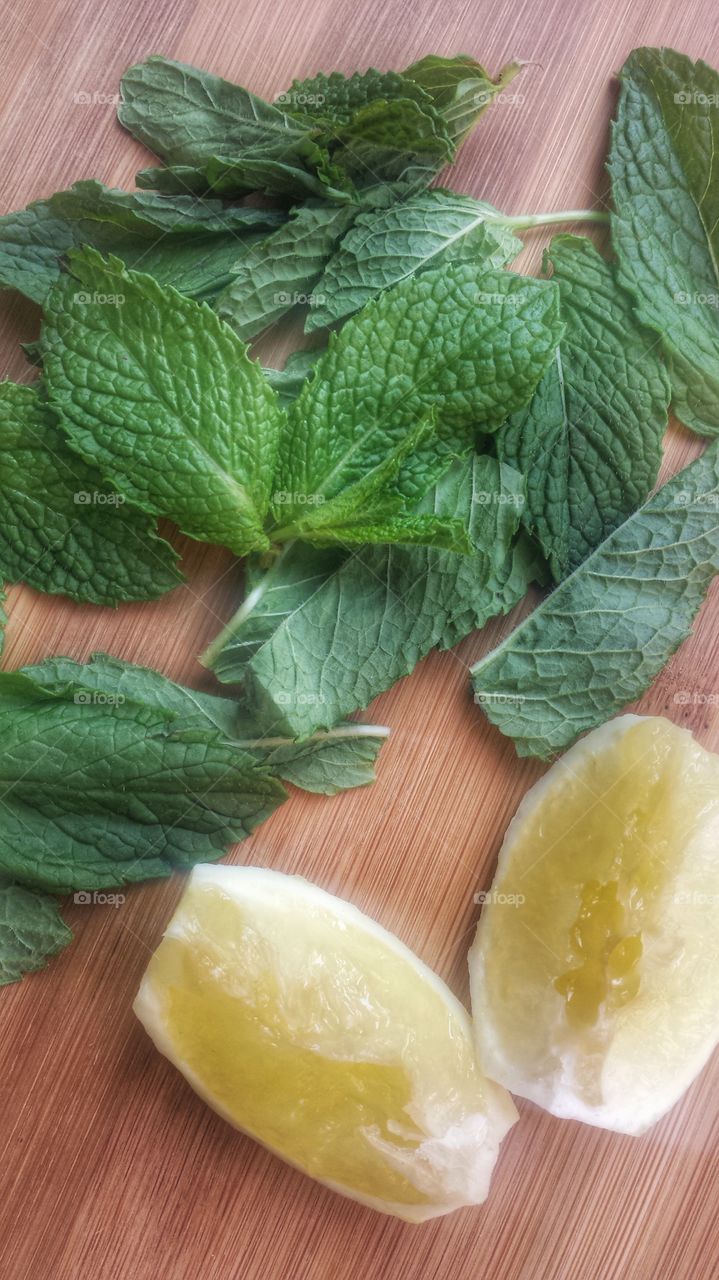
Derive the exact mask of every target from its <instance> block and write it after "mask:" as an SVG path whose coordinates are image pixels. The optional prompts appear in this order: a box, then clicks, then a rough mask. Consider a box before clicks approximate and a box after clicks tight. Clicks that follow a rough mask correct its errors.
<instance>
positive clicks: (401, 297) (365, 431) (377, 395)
mask: <svg viewBox="0 0 719 1280" xmlns="http://www.w3.org/2000/svg"><path fill="white" fill-rule="evenodd" d="M557 304H558V295H557V292H556V286H555V285H553V284H552V283H551V282H546V281H538V280H532V279H529V278H525V277H522V276H517V275H511V274H510V273H508V272H486V271H484V269H483V268H482V267H481V266H479V267H475V266H474V265H472V264H470V263H449V264H448V265H447V266H446V267H442V268H435V269H434V270H431V271H425V272H423V273H422V274H421V275H419V276H416V277H413V278H410V279H408V280H405V281H403V282H402V283H401V284H398V285H396V286H395V287H394V288H393V289H389V290H387V291H386V292H385V293H383V294H380V296H379V297H378V298H376V299H373V300H372V301H371V302H369V303H368V304H367V306H366V307H365V308H364V309H363V310H362V311H361V312H360V313H359V315H357V316H355V317H353V318H352V319H350V320H348V321H347V323H346V324H345V325H344V327H343V328H342V330H341V331H340V332H339V333H337V334H333V335H332V336H331V338H330V342H329V347H328V349H327V352H326V354H325V355H324V356H322V358H321V359H320V360H318V361H317V364H316V366H315V373H314V376H313V377H312V378H311V379H310V380H309V381H308V382H307V383H306V384H305V386H304V387H303V389H302V391H301V392H300V395H299V396H298V398H297V400H296V401H295V402H294V404H293V405H291V406H290V409H289V411H288V417H287V430H286V434H285V438H284V441H283V444H282V446H281V448H280V453H279V459H278V472H277V489H278V490H279V491H280V492H282V493H283V494H284V495H285V504H284V506H283V508H282V509H281V510H279V509H278V507H277V504H275V517H276V518H277V519H278V520H282V522H283V523H284V524H289V523H291V522H292V521H293V520H295V519H299V518H300V517H301V516H302V515H303V514H304V509H303V507H304V504H305V503H306V496H305V495H308V494H312V495H320V496H322V497H323V498H324V499H325V500H328V499H330V498H333V497H334V496H335V495H336V494H338V493H339V492H340V491H341V490H342V489H343V488H345V487H346V486H348V485H351V484H353V483H355V482H356V481H357V480H360V479H361V478H362V476H363V475H364V473H365V472H366V471H368V470H369V469H370V468H371V467H373V466H376V465H377V463H378V462H380V461H381V460H382V459H383V458H384V457H386V455H387V454H388V453H389V452H390V451H391V450H392V449H393V448H394V447H395V446H396V445H397V444H398V443H399V442H400V441H401V440H403V439H404V437H405V434H406V432H407V429H408V427H409V426H410V425H412V424H413V423H414V422H415V421H416V419H417V418H418V417H422V416H424V415H425V414H426V413H427V412H428V411H429V410H431V409H432V408H435V407H436V409H437V411H438V414H439V428H438V437H437V439H436V440H435V439H433V440H432V441H431V443H430V444H428V445H427V446H425V447H424V449H423V448H420V449H418V450H417V452H416V453H415V454H414V455H413V456H412V457H411V458H410V459H408V461H407V462H406V463H405V464H404V467H403V470H402V473H401V476H400V477H399V478H398V480H397V482H396V486H395V487H396V491H397V492H399V493H401V494H402V495H403V496H405V497H406V498H408V499H409V500H410V501H417V500H418V499H419V498H420V497H421V496H422V494H423V493H424V492H426V491H427V489H428V488H429V487H430V485H431V484H433V483H434V481H435V480H436V479H437V475H438V473H439V471H441V470H442V469H443V468H444V467H445V466H446V465H447V463H448V462H449V461H450V459H451V456H452V454H453V453H457V452H461V451H462V450H463V449H464V450H466V449H467V448H468V447H469V445H470V443H471V438H472V431H473V429H475V428H476V426H477V425H478V424H480V423H484V424H485V425H486V426H487V427H488V428H489V429H492V428H495V427H498V426H499V425H500V424H501V422H502V421H503V420H504V418H505V417H506V416H507V414H508V413H511V412H513V411H514V410H515V409H518V408H519V407H520V406H521V405H523V404H524V403H526V401H527V400H528V399H529V398H530V396H531V394H532V392H533V391H534V388H535V386H536V384H537V382H538V381H539V379H540V378H541V376H542V374H543V373H544V371H545V369H546V367H547V365H548V364H549V362H550V360H551V358H552V354H553V352H554V349H555V347H556V345H557V342H558V341H559V339H560V337H561V333H562V328H561V324H560V321H559V316H558V305H557Z"/></svg>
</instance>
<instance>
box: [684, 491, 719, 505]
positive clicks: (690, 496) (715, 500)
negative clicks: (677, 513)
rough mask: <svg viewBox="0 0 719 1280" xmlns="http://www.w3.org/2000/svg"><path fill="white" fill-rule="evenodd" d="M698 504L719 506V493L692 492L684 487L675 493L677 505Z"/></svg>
mask: <svg viewBox="0 0 719 1280" xmlns="http://www.w3.org/2000/svg"><path fill="white" fill-rule="evenodd" d="M697 505H699V506H703V507H719V493H716V492H715V493H690V492H689V490H688V489H682V490H681V491H680V492H679V493H675V494H674V506H675V507H689V506H692V507H694V506H697Z"/></svg>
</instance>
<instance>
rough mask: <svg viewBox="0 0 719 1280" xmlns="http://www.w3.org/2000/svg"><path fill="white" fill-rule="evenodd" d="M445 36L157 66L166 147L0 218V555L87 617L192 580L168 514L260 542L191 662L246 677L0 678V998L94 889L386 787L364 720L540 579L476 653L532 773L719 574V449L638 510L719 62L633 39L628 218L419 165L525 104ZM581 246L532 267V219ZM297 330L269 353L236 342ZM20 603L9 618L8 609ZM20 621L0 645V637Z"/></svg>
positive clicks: (709, 148)
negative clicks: (280, 56) (283, 79)
mask: <svg viewBox="0 0 719 1280" xmlns="http://www.w3.org/2000/svg"><path fill="white" fill-rule="evenodd" d="M519 71H520V67H519V66H518V64H516V63H510V64H509V65H508V66H507V67H505V69H504V70H503V71H502V72H501V74H500V75H499V76H498V78H497V79H496V80H492V79H491V78H490V77H489V76H488V75H487V73H486V72H485V71H484V70H483V68H482V67H481V66H480V64H479V63H477V62H475V61H474V60H473V59H472V58H470V57H467V56H464V55H460V56H457V57H453V58H444V57H438V56H435V55H430V56H428V57H426V58H424V59H422V60H421V61H420V62H417V63H415V64H413V65H412V66H410V67H408V68H406V69H405V70H404V71H402V72H394V71H390V72H380V71H376V70H370V71H367V72H359V73H356V74H355V75H352V76H349V77H346V76H344V75H341V74H339V73H337V72H334V73H332V74H331V75H318V76H316V77H314V78H313V79H310V80H303V81H295V82H293V84H292V85H291V87H290V89H288V90H287V91H286V92H285V93H283V94H282V95H281V96H280V98H279V99H278V100H277V101H276V102H275V103H270V102H265V101H263V100H262V99H260V98H258V97H256V96H255V95H253V94H251V93H250V92H248V91H247V90H246V89H243V88H241V87H239V86H237V85H234V84H231V83H229V82H227V81H224V80H221V79H219V78H218V77H217V76H214V75H211V74H209V73H207V72H204V71H201V70H198V69H196V68H194V67H190V66H185V65H182V64H180V63H176V62H172V61H169V60H167V59H165V58H159V57H151V58H149V59H148V60H147V61H146V62H144V63H141V64H139V65H138V66H135V67H132V68H130V70H129V71H128V72H127V73H126V74H125V76H124V77H123V81H122V86H121V87H122V102H121V105H120V107H119V109H118V116H119V120H120V122H121V124H122V125H124V127H125V128H126V129H128V130H129V131H130V132H131V133H132V134H133V135H134V136H135V137H136V138H138V139H139V140H140V141H142V142H143V143H145V144H146V145H147V146H148V147H149V148H150V149H151V151H153V152H154V154H155V155H156V156H157V157H158V158H159V160H160V161H161V162H162V164H161V165H160V166H158V167H154V168H151V169H144V170H143V171H142V172H141V173H140V174H138V175H137V185H138V188H139V190H137V191H135V192H133V193H127V192H122V191H117V190H113V189H110V188H108V187H106V186H104V185H103V184H102V183H101V182H99V181H85V182H78V183H76V184H75V185H74V186H73V187H72V188H70V189H69V190H67V191H61V192H58V193H56V194H55V195H53V196H50V197H49V198H48V199H44V200H39V201H37V202H35V203H34V204H31V205H29V206H28V207H27V208H26V209H24V210H21V211H19V212H17V213H11V214H8V215H6V216H5V217H2V218H0V286H2V287H4V288H8V289H15V290H19V291H20V292H22V293H23V294H25V296H26V297H28V298H30V299H31V300H32V301H34V302H35V303H37V304H39V306H41V307H42V309H43V319H42V328H41V334H40V338H39V341H35V342H32V343H28V344H27V345H26V352H27V355H28V358H29V360H30V362H31V363H32V365H34V366H37V369H38V370H39V373H38V376H37V377H35V379H34V380H33V381H32V382H31V383H29V384H25V385H17V384H13V383H9V382H5V383H2V384H0V422H1V423H2V434H1V435H0V442H1V443H0V488H1V491H2V496H3V518H2V520H1V521H0V570H1V571H2V575H3V577H4V578H5V579H6V580H8V581H12V582H25V583H27V584H28V585H30V586H32V587H34V588H35V589H37V590H39V591H43V592H47V593H50V594H62V595H66V596H68V597H70V598H71V599H73V600H76V601H80V602H85V603H95V604H115V605H118V604H121V603H123V602H126V601H132V600H149V599H153V598H156V597H158V596H160V595H162V594H163V593H165V592H167V591H170V590H172V589H173V588H174V587H175V586H177V585H178V584H179V583H180V582H181V581H182V577H181V574H180V572H179V570H178V567H177V556H176V554H175V552H174V551H173V548H172V547H171V545H170V544H169V543H168V542H167V541H166V540H165V539H164V538H162V537H160V536H159V534H158V533H157V529H156V521H157V519H158V518H164V519H165V520H170V521H172V522H173V523H174V524H175V525H176V526H177V527H178V528H179V529H180V530H181V531H182V532H183V533H184V534H186V535H188V536H189V537H191V538H195V539H198V540H199V541H203V542H208V543H212V544H218V545H221V546H224V547H227V548H229V549H230V550H231V551H232V552H234V553H235V555H237V556H240V557H243V558H244V559H245V593H244V599H243V600H242V601H240V602H238V606H239V607H238V609H237V612H236V614H235V616H234V617H233V618H232V619H231V620H230V621H229V623H228V625H227V626H226V627H225V628H224V630H223V631H222V633H221V634H220V635H219V636H218V637H217V638H216V640H215V641H214V642H213V644H212V645H211V646H210V648H209V650H208V651H207V653H205V654H204V655H203V656H202V659H201V660H202V661H203V663H204V664H205V666H206V667H208V668H210V669H211V670H212V671H213V672H214V674H215V675H216V677H217V678H218V680H219V681H222V682H224V683H226V684H229V685H231V686H232V689H231V690H230V692H231V694H232V696H231V697H220V696H215V695H210V694H202V693H198V692H196V691H194V690H191V689H185V688H182V687H180V686H179V685H176V684H173V683H172V682H171V681H169V680H167V679H166V678H165V677H164V676H162V675H160V674H159V673H158V672H154V671H150V670H148V669H145V668H141V667H137V666H133V665H132V664H128V663H124V662H120V661H119V660H117V659H115V658H111V657H108V656H106V655H96V656H95V657H94V658H93V659H92V661H91V662H90V663H87V664H78V663H76V662H73V661H72V660H70V659H69V658H61V657H60V658H54V659H49V660H47V661H45V662H43V663H41V664H39V665H37V666H34V667H25V668H23V669H22V670H20V671H16V672H7V671H5V672H0V722H2V724H1V726H0V727H1V731H2V736H1V738H0V741H2V749H1V750H0V775H1V779H0V780H1V781H2V787H3V804H2V810H1V811H0V983H5V982H13V981H15V980H17V978H19V977H20V976H21V975H22V974H23V973H25V972H29V971H31V970H33V969H36V968H39V967H41V966H42V965H43V964H44V963H45V961H46V959H47V958H48V956H50V955H51V954H53V953H55V952H56V951H58V950H60V949H61V948H62V947H63V946H65V945H66V944H67V942H68V941H69V939H70V932H69V930H68V929H67V927H66V925H65V924H64V923H63V921H62V919H61V916H60V914H59V910H58V897H59V896H60V895H63V894H67V893H72V892H75V893H80V894H82V895H92V894H94V893H102V892H105V891H107V890H109V889H112V888H114V887H117V886H122V885H124V884H127V883H131V882H136V881H139V880H143V879H146V878H148V877H156V876H161V875H166V874H169V873H170V871H171V870H172V869H173V868H178V867H179V868H182V867H188V866H190V865H192V864H193V863H194V862H197V861H202V860H207V859H211V858H216V857H219V856H221V854H222V853H223V852H224V851H225V850H226V848H227V847H228V845H230V844H231V843H233V842H234V841H237V840H240V839H242V838H244V837H245V836H246V835H248V834H249V833H250V832H251V831H252V830H253V828H254V827H255V826H256V825H257V824H258V823H259V822H262V821H263V819H264V818H265V817H267V816H268V815H269V814H270V813H271V812H272V811H273V810H274V809H275V808H276V807H277V805H278V804H280V803H281V802H282V801H283V800H284V799H285V798H286V795H287V792H286V789H285V785H284V784H285V783H286V782H289V783H291V784H293V785H296V786H299V787H302V788H305V789H307V790H310V791H317V792H321V793H323V794H333V793H335V792H337V791H339V790H342V789H343V788H346V787H353V786H359V785H363V784H365V783H367V782H370V781H371V780H372V778H373V776H374V775H373V766H374V763H375V760H376V757H377V754H378V752H379V749H380V747H381V745H382V742H383V740H384V738H385V737H386V733H387V731H386V730H383V729H380V728H377V727H376V726H372V725H367V724H362V723H357V722H355V721H353V720H351V719H349V717H351V716H352V715H354V713H356V712H357V711H358V710H360V709H362V708H364V707H366V706H367V705H368V704H369V703H370V702H371V701H372V699H373V698H374V697H375V696H376V695H377V694H379V693H381V692H382V691H383V690H385V689H387V688H389V687H390V686H391V685H392V684H393V683H394V682H395V681H396V680H398V679H399V678H401V677H402V676H405V675H407V674H408V673H409V672H411V671H412V669H413V667H414V666H415V665H416V664H417V662H418V661H419V660H420V659H421V658H422V657H424V656H425V655H426V654H427V653H428V652H429V651H430V650H431V649H434V648H439V649H447V648H449V647H451V646H453V645H455V644H456V643H457V642H458V641H459V640H460V639H462V637H464V636H466V635H467V634H469V633H470V632H471V631H473V630H475V629H476V628H479V627H482V626H483V625H484V623H485V622H486V621H487V620H488V619H490V618H492V617H495V616H497V615H499V614H503V613H506V612H508V611H509V610H510V609H511V608H512V607H513V606H514V605H515V604H516V603H517V602H518V601H520V600H521V599H522V598H523V597H524V596H525V595H526V593H527V591H528V589H529V588H530V586H531V585H532V584H538V585H539V586H542V587H550V588H552V589H551V590H550V591H549V592H548V594H547V595H546V597H545V599H544V600H543V602H542V603H541V604H540V605H539V606H538V607H537V608H536V609H535V610H534V612H533V613H531V614H530V616H529V617H528V618H527V620H526V621H525V622H524V623H523V624H522V625H520V626H519V627H518V628H517V629H516V630H515V631H513V632H512V633H511V634H510V635H509V637H508V638H507V639H506V640H505V641H504V643H503V644H502V645H500V646H499V648H498V649H496V650H495V651H494V652H492V653H490V654H489V655H488V656H487V657H485V658H484V659H482V660H481V661H480V662H479V663H478V664H477V665H476V666H475V668H474V669H473V672H472V681H473V685H474V692H475V698H476V701H477V702H478V703H479V705H480V706H481V707H482V709H483V710H484V712H485V713H486V715H487V716H488V717H489V719H490V720H491V721H492V722H493V723H494V724H496V725H497V726H498V727H499V729H501V731H502V732H503V733H504V734H506V735H508V736H509V737H510V738H512V739H513V740H514V743H515V745H516V749H517V751H518V753H519V754H520V755H525V754H532V755H535V756H539V757H541V758H544V759H548V758H551V757H552V755H553V754H554V753H556V752H558V751H561V750H562V749H563V748H564V747H565V746H567V745H568V744H570V743H571V742H572V741H573V740H574V739H575V738H576V737H577V736H578V735H579V734H580V733H582V732H584V731H585V730H587V729H590V728H592V727H594V726H596V725H598V724H600V723H602V722H603V721H604V720H606V719H607V718H608V717H609V716H611V715H612V714H613V713H614V712H615V711H616V710H617V709H619V708H620V707H621V706H622V705H624V704H625V703H626V702H629V701H631V700H632V699H634V698H635V697H637V696H638V695H639V694H640V693H641V692H642V691H643V690H644V689H645V688H646V687H647V686H648V684H649V683H650V682H651V680H652V679H653V678H654V677H655V675H656V674H657V673H658V671H659V670H660V669H661V667H662V666H663V665H664V663H665V662H666V661H667V659H668V657H669V656H670V655H671V653H672V652H673V651H674V650H675V649H676V647H677V646H678V645H679V644H680V643H681V641H682V640H683V639H684V638H685V636H686V635H687V634H688V633H689V631H690V629H691V626H692V622H693V619H694V617H695V615H696V613H697V611H698V609H699V607H700V605H701V603H702V600H703V598H704V594H705V592H706V590H707V587H708V585H709V583H710V581H711V578H712V577H713V575H714V574H715V573H716V572H717V571H719V456H718V454H717V449H718V448H719V445H718V444H717V443H716V442H714V443H709V444H708V446H707V448H706V450H705V452H704V453H703V454H702V456H701V457H700V458H699V459H698V461H696V462H694V463H693V464H692V465H690V466H689V467H687V468H686V469H685V470H684V471H683V472H681V473H680V474H679V475H678V476H676V477H674V478H673V479H672V480H670V481H669V482H668V483H667V484H665V485H664V486H663V487H662V488H660V489H658V490H657V491H656V492H653V490H654V486H655V483H656V480H657V475H658V471H659V467H660V463H661V459H662V441H663V436H664V433H665V430H666V427H667V424H668V415H669V408H670V405H671V407H672V409H673V412H674V414H675V415H676V417H677V418H678V419H679V421H680V422H681V423H682V424H683V425H684V426H685V427H686V428H688V429H689V430H691V431H694V432H696V433H698V434H699V435H701V436H706V437H713V436H714V437H715V436H717V435H719V269H718V268H717V262H719V181H717V176H716V174H715V172H714V171H713V168H712V166H713V157H714V156H715V155H716V154H717V152H718V151H719V110H717V103H719V75H717V73H716V72H715V71H713V70H712V69H711V68H710V67H708V66H706V65H705V64H704V63H702V62H696V63H694V62H692V61H690V60H689V59H688V58H687V57H686V56H684V55H683V54H680V53H676V52H674V51H672V50H668V49H663V50H659V49H638V50H635V51H634V52H633V53H632V54H631V56H630V57H629V59H628V61H627V63H626V64H625V66H624V68H623V71H622V73H621V86H620V94H619V102H618V108H617V112H616V118H615V120H614V123H613V126H612V134H611V144H610V156H609V173H610V177H611V195H612V209H611V212H610V213H609V214H605V213H603V212H601V211H591V210H586V211H577V210H567V211H565V212H562V213H553V214H546V213H539V214H527V215H516V214H515V215H511V216H510V215H506V214H504V213H502V212H500V211H499V210H497V209H496V208H494V207H493V206H492V205H491V204H489V203H487V202H485V201H484V200H478V199H474V198H473V197H470V196H468V195H460V194H457V193H455V192H453V191H451V190H449V189H448V188H446V187H440V186H436V185H432V184H434V183H435V180H436V179H437V177H438V175H439V174H440V172H441V171H442V170H443V169H444V168H445V167H446V166H447V165H448V164H450V163H451V162H452V160H453V159H454V157H455V155H456V153H457V149H458V147H459V146H460V145H461V143H462V142H463V141H464V139H465V138H466V137H467V135H468V133H469V132H470V131H471V129H472V128H473V126H474V125H475V123H476V122H477V120H478V119H479V118H480V116H481V115H482V113H483V112H484V111H485V110H487V109H489V108H490V107H491V104H492V102H493V100H494V99H495V98H496V97H497V96H498V95H500V94H507V93H511V92H512V82H513V81H514V79H515V77H516V76H517V74H518V73H519ZM582 219H584V220H586V221H588V222H596V223H604V222H608V223H609V224H610V230H611V245H610V247H608V248H605V249H603V250H602V251H600V250H599V249H598V248H597V247H595V245H594V244H593V243H592V241H590V240H589V239H587V238H585V237H580V236H577V235H570V234H566V233H560V234H557V235H555V236H554V238H553V239H552V241H551V244H550V247H549V248H548V250H547V252H546V254H545V259H544V265H543V272H542V276H541V278H534V277H529V276H525V275H520V274H518V273H517V272H515V271H512V270H511V269H510V264H511V263H512V261H513V260H514V259H515V258H516V256H517V254H518V253H519V251H520V250H521V248H522V241H521V240H520V239H519V238H518V235H519V233H521V232H522V231H526V230H529V229H531V228H533V227H536V226H541V225H544V224H549V223H558V224H561V223H576V222H578V221H579V220H582ZM290 313H291V314H292V316H293V317H294V316H295V315H296V314H298V313H304V317H305V331H306V333H307V334H308V335H312V336H311V338H310V339H309V341H310V342H311V343H312V344H313V345H311V346H310V347H308V348H307V349H303V350H299V351H296V352H295V353H294V354H293V355H292V356H291V357H290V358H289V359H288V361H287V363H286V365H285V368H284V369H283V370H275V369H266V368H262V367H261V365H260V364H259V363H258V362H257V361H256V360H255V359H254V358H252V356H251V354H250V352H249V350H248V345H247V344H248V343H249V342H251V341H252V340H254V339H255V338H257V337H258V336H259V335H260V334H262V333H263V332H264V331H265V330H266V329H267V328H268V327H269V326H273V325H276V324H278V323H279V322H281V321H282V320H283V318H284V317H285V316H286V315H288V314H290ZM4 622H5V618H4V615H2V624H3V625H4ZM1 636H2V627H0V638H1Z"/></svg>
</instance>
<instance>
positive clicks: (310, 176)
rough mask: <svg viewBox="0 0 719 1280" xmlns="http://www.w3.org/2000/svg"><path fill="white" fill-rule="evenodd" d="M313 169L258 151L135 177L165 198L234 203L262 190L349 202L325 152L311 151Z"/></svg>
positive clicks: (346, 185) (344, 181)
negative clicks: (206, 198) (205, 198)
mask: <svg viewBox="0 0 719 1280" xmlns="http://www.w3.org/2000/svg"><path fill="white" fill-rule="evenodd" d="M312 154H313V164H314V167H313V170H312V171H310V170H309V169H303V168H301V167H300V163H299V161H297V162H296V163H294V164H286V163H283V161H281V160H268V159H266V158H265V155H264V153H263V152H262V150H260V151H259V152H257V153H256V152H249V151H246V152H245V153H244V155H243V157H242V159H241V160H228V159H227V158H226V157H222V156H211V157H210V158H209V159H208V160H207V161H205V163H204V164H202V165H182V164H176V165H171V166H170V167H169V168H167V169H141V170H140V172H139V173H137V174H135V181H136V183H137V185H138V187H143V188H151V189H154V190H155V191H159V192H162V193H163V194H165V195H177V194H179V195H187V193H188V192H192V194H194V195H198V196H206V195H208V194H211V195H214V196H222V197H224V198H226V199H235V198H237V197H238V196H245V195H248V194H249V193H250V192H251V191H260V192H263V193H264V194H265V195H268V196H281V197H282V198H284V199H288V200H307V199H310V198H314V199H322V200H333V201H337V202H338V203H343V202H347V201H350V200H351V199H352V198H353V189H352V184H351V183H350V181H349V179H348V178H347V176H346V174H343V173H342V172H341V171H340V170H339V169H336V168H335V167H334V166H333V165H332V164H331V163H330V157H329V152H328V151H326V150H325V149H323V148H319V147H316V148H314V149H313V152H312Z"/></svg>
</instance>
